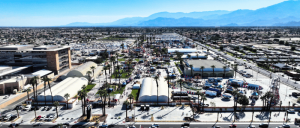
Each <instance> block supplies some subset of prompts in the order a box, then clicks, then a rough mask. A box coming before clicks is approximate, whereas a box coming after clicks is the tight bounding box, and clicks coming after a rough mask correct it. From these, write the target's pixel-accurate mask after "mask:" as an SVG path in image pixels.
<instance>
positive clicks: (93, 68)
mask: <svg viewBox="0 0 300 128" xmlns="http://www.w3.org/2000/svg"><path fill="white" fill-rule="evenodd" d="M95 69H96V67H95V66H92V67H91V70H92V71H93V76H94V77H95Z"/></svg>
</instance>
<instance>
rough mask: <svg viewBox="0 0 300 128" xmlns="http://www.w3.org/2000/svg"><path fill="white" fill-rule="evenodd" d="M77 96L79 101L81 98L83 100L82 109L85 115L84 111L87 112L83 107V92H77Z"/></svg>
mask: <svg viewBox="0 0 300 128" xmlns="http://www.w3.org/2000/svg"><path fill="white" fill-rule="evenodd" d="M77 96H78V99H79V98H80V99H81V109H82V113H83V111H85V110H84V107H83V105H84V104H83V101H82V99H83V98H82V90H80V91H78V92H77Z"/></svg>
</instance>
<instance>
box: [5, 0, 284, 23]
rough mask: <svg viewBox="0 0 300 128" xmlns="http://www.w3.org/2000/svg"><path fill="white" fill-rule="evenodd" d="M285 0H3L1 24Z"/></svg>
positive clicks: (247, 5)
mask: <svg viewBox="0 0 300 128" xmlns="http://www.w3.org/2000/svg"><path fill="white" fill-rule="evenodd" d="M283 1H285V0H0V26H56V25H65V24H68V23H72V22H89V23H106V22H112V21H115V20H118V19H121V18H125V17H137V16H139V17H147V16H149V15H151V14H153V13H157V12H163V11H167V12H186V13H187V12H200V11H213V10H230V11H233V10H237V9H251V10H255V9H258V8H262V7H267V6H270V5H273V4H277V3H280V2H283Z"/></svg>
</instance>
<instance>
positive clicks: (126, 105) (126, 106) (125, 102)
mask: <svg viewBox="0 0 300 128" xmlns="http://www.w3.org/2000/svg"><path fill="white" fill-rule="evenodd" d="M124 105H125V108H126V119H127V117H128V116H127V110H128V109H127V108H128V105H129V102H128V101H124Z"/></svg>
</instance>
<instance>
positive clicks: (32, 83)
mask: <svg viewBox="0 0 300 128" xmlns="http://www.w3.org/2000/svg"><path fill="white" fill-rule="evenodd" d="M30 84H31V85H32V89H33V97H34V100H36V96H35V86H34V84H35V82H34V78H32V79H31V80H30Z"/></svg>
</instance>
